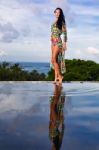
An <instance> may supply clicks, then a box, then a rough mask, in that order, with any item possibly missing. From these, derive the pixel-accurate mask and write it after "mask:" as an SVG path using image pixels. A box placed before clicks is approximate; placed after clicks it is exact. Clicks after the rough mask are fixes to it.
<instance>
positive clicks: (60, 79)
mask: <svg viewBox="0 0 99 150" xmlns="http://www.w3.org/2000/svg"><path fill="white" fill-rule="evenodd" d="M52 51H53V53H52V54H53V55H52V59H53V65H54V70H55V75H56V76H57V77H58V79H59V82H60V83H61V82H62V78H63V77H62V75H61V73H60V69H59V65H58V63H57V57H58V53H59V52H60V49H59V47H58V46H57V45H54V46H52Z"/></svg>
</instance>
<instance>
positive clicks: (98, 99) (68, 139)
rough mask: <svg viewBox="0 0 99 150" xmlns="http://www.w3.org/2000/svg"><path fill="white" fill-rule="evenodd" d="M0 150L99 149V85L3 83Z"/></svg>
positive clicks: (1, 88) (0, 111)
mask: <svg viewBox="0 0 99 150" xmlns="http://www.w3.org/2000/svg"><path fill="white" fill-rule="evenodd" d="M0 150H99V82H64V83H63V84H62V87H61V86H58V85H54V84H52V82H45V81H44V82H42V81H41V82H40V81H38V82H36V81H33V82H31V81H30V82H29V81H22V82H20V81H14V82H13V81H10V82H5V81H4V82H0Z"/></svg>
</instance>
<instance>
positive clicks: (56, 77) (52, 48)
mask: <svg viewBox="0 0 99 150" xmlns="http://www.w3.org/2000/svg"><path fill="white" fill-rule="evenodd" d="M51 50H52V55H51V63H52V64H53V65H54V59H53V53H54V46H53V45H51ZM54 71H55V67H54ZM57 79H58V74H57V72H56V71H55V79H54V83H56V81H57Z"/></svg>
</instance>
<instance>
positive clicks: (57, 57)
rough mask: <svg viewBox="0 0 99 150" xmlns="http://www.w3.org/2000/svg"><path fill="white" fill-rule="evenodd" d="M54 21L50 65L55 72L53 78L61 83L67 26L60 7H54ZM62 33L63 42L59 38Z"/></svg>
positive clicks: (63, 70) (63, 71)
mask: <svg viewBox="0 0 99 150" xmlns="http://www.w3.org/2000/svg"><path fill="white" fill-rule="evenodd" d="M54 14H55V17H56V19H55V22H54V23H53V24H52V25H51V50H52V56H51V67H52V68H53V69H54V72H55V80H54V82H53V83H56V82H57V81H58V82H59V83H60V84H61V83H62V80H63V76H62V74H63V73H65V71H66V70H65V69H66V67H65V60H64V55H65V50H66V49H67V48H66V47H67V28H66V22H65V17H64V14H63V10H62V9H61V8H56V9H55V10H54ZM61 35H63V42H62V39H61Z"/></svg>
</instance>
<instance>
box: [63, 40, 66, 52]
mask: <svg viewBox="0 0 99 150" xmlns="http://www.w3.org/2000/svg"><path fill="white" fill-rule="evenodd" d="M62 45H63V50H64V51H65V50H67V43H66V42H63V44H62Z"/></svg>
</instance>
